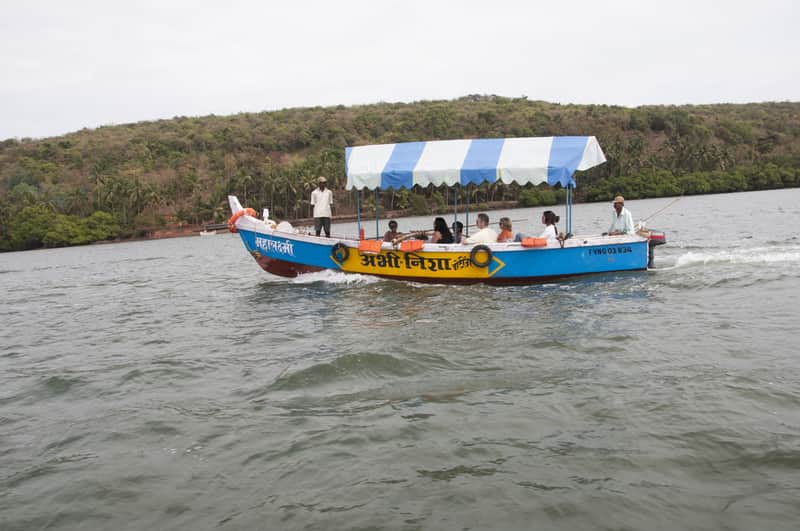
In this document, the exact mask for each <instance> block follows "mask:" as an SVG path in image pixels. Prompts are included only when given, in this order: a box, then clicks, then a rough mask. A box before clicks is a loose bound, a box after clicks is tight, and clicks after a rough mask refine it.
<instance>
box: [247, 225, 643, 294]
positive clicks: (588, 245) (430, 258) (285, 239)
mask: <svg viewBox="0 0 800 531" xmlns="http://www.w3.org/2000/svg"><path fill="white" fill-rule="evenodd" d="M239 234H240V237H241V239H242V242H243V243H244V246H245V247H246V249H247V250H248V252H250V254H251V255H252V256H253V257H254V258H255V260H256V261H257V262H258V264H259V265H260V266H261V267H262V268H263V269H264V270H265V271H267V272H269V273H272V274H275V275H279V276H285V277H295V276H297V275H299V274H303V273H307V272H313V271H321V270H324V269H331V270H336V271H343V272H347V273H360V274H367V275H374V276H379V277H384V278H392V279H396V280H405V281H415V282H430V283H437V284H474V283H485V284H531V283H539V282H546V281H549V280H553V279H559V278H565V277H572V276H579V275H588V274H595V273H606V272H615V271H637V270H645V269H647V263H648V242H647V240H646V239H645V238H637V237H626V238H622V239H621V238H619V237H605V238H600V237H594V238H589V239H585V240H580V239H572V240H568V241H567V243H566V245H565V246H564V247H563V248H561V247H558V246H553V247H548V248H530V249H529V248H523V247H520V246H519V244H492V245H490V246H489V247H490V250H489V249H487V251H489V252H487V253H486V254H487V255H488V256H485V257H484V258H486V259H485V260H482V261H485V262H488V263H487V264H486V265H484V266H479V265H476V264H477V262H476V261H475V260H472V261H471V260H470V251H471V250H472V248H470V247H468V246H460V245H447V246H445V245H435V244H433V245H431V244H428V245H425V246H424V248H423V249H420V250H416V251H413V252H405V251H403V250H401V249H394V248H393V247H392V246H391V245H390V244H383V247H384V248H383V249H381V250H380V251H378V252H365V251H361V250H359V242H358V241H354V240H334V239H328V238H318V237H313V236H305V235H292V234H286V233H279V232H275V231H268V232H256V231H251V230H246V229H240V230H239Z"/></svg>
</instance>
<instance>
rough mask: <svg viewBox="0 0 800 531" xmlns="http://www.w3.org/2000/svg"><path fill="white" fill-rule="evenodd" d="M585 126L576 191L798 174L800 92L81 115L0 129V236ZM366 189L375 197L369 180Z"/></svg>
mask: <svg viewBox="0 0 800 531" xmlns="http://www.w3.org/2000/svg"><path fill="white" fill-rule="evenodd" d="M551 135H595V136H597V138H598V140H599V142H600V145H601V146H602V147H603V150H604V151H605V153H606V156H607V158H608V162H607V163H606V164H604V165H602V166H599V167H597V168H594V169H592V170H590V171H589V172H585V173H584V174H582V175H580V176H579V181H578V188H577V190H576V192H577V200H578V201H595V200H607V199H609V198H611V197H613V196H614V195H616V194H618V193H622V194H624V195H625V196H626V197H630V198H641V197H657V196H671V195H680V194H702V193H713V192H730V191H741V190H759V189H766V188H781V187H790V186H799V185H800V103H797V102H780V103H753V104H718V105H698V106H688V105H686V106H646V107H638V108H626V107H618V106H606V105H558V104H553V103H547V102H542V101H529V100H527V99H525V98H504V97H497V96H467V97H463V98H460V99H458V100H454V101H420V102H415V103H409V104H404V103H379V104H374V105H361V106H352V107H345V106H338V107H325V108H323V107H313V108H297V109H285V110H280V111H274V112H262V113H243V114H237V115H234V116H213V115H212V116H206V117H200V118H187V117H175V118H173V119H171V120H159V121H154V122H141V123H135V124H126V125H116V126H106V127H100V128H97V129H84V130H82V131H78V132H75V133H71V134H67V135H64V136H59V137H53V138H45V139H39V140H31V139H22V140H16V139H8V140H4V141H0V250H11V249H26V248H35V247H41V246H60V245H73V244H79V243H86V242H88V241H95V240H98V239H106V238H116V237H129V236H136V235H143V234H147V233H148V232H151V231H154V230H158V229H162V228H166V227H172V226H178V225H189V224H194V225H199V224H203V223H208V222H212V221H217V222H218V221H223V220H224V219H226V218H227V215H228V213H227V207H226V201H225V197H226V195H227V194H229V193H236V194H237V195H239V196H240V199H241V200H242V203H243V204H245V205H247V206H253V207H255V208H260V207H264V206H266V207H269V208H270V210H271V211H272V212H273V213H274V216H273V217H276V218H279V219H296V218H303V217H308V216H309V215H310V210H309V206H308V198H309V195H310V192H311V189H312V188H313V186H314V181H315V178H316V177H317V176H318V175H326V176H328V178H329V183H330V185H331V188H332V189H333V190H334V191H335V194H336V196H337V197H336V203H337V210H336V212H335V214H337V215H342V214H347V213H350V212H352V211H353V209H354V205H355V195H354V193H353V192H346V191H344V181H345V179H344V161H343V159H344V148H345V147H346V146H353V145H362V144H374V143H394V142H406V141H415V140H434V139H435V140H441V139H453V138H491V137H497V138H499V137H515V136H551ZM452 193H453V191H452V190H447V189H435V188H432V187H431V188H429V189H425V190H412V191H405V190H403V191H399V192H394V193H392V192H386V193H383V194H382V195H381V197H380V203H379V205H378V206H377V207H378V208H380V209H409V212H412V213H417V214H424V213H432V212H438V211H443V209H444V208H446V206H445V205H446V204H449V203H450V202H451V201H452V195H451V194H452ZM459 193H461V194H462V195H463V194H465V193H469V194H470V201H472V202H474V203H478V204H481V203H488V202H491V201H516V202H518V203H519V204H520V205H530V206H534V205H538V204H552V203H554V202H556V201H558V200H559V198H560V196H561V195H562V194H561V192H560V191H558V190H556V191H553V190H550V189H547V188H528V189H526V188H521V187H519V186H516V185H511V186H503V185H487V184H484V185H482V186H481V187H479V188H474V189H470V190H468V191H466V190H461V191H460V192H459ZM364 205H365V206H366V208H367V209H374V208H376V205H375V204H374V199H373V196H372V195H371V194H365V196H364Z"/></svg>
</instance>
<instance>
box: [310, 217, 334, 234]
mask: <svg viewBox="0 0 800 531" xmlns="http://www.w3.org/2000/svg"><path fill="white" fill-rule="evenodd" d="M322 229H325V237H326V238H330V237H331V218H314V231H315V232H316V233H317V236H319V233H320V231H321V230H322Z"/></svg>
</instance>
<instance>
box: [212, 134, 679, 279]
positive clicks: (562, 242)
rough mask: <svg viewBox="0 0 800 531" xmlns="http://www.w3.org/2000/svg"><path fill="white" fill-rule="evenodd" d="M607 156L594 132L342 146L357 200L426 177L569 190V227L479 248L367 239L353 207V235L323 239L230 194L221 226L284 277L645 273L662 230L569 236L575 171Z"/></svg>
mask: <svg viewBox="0 0 800 531" xmlns="http://www.w3.org/2000/svg"><path fill="white" fill-rule="evenodd" d="M605 160H606V158H605V155H604V154H603V151H602V149H601V148H600V145H599V144H598V142H597V139H596V138H595V137H593V136H572V137H535V138H505V139H468V140H437V141H429V142H408V143H398V144H380V145H368V146H356V147H347V148H346V150H345V173H346V176H347V184H346V189H347V190H356V191H357V193H356V198H357V200H358V201H359V202H358V204H359V205H360V197H361V194H362V193H363V192H364V191H367V190H368V191H375V193H376V194H377V193H378V191H379V190H383V191H385V190H392V189H395V190H396V189H400V188H407V189H410V188H411V187H413V186H422V187H425V186H428V185H430V184H433V185H434V186H441V185H447V186H452V187H470V186H475V185H479V184H481V183H484V182H490V183H492V182H502V183H505V184H510V183H514V182H515V183H518V184H520V185H526V184H534V185H535V184H540V183H545V182H546V183H548V184H549V185H551V186H556V185H560V186H561V187H563V188H564V189H566V191H567V194H566V198H567V201H566V229H567V230H566V232H565V233H563V232H562V233H561V234H559V237H558V239H557V240H545V239H540V238H526V239H523V240H522V241H520V242H503V243H489V244H479V245H468V244H439V243H430V242H427V241H424V240H421V239H411V240H404V241H393V242H383V241H382V237H381V235H380V234H376V235H375V238H374V239H367V238H365V237H364V229H363V228H362V227H361V217H360V208H359V217H358V220H357V229H358V235H354V236H347V237H330V238H328V237H325V236H315V235H313V234H304V233H302V232H301V231H299V230H298V229H296V228H294V227H292V226H291V225H290V224H289V223H287V222H281V223H276V222H275V221H273V220H270V219H269V217H268V216H269V213H268V211H267V210H266V209H265V210H264V215H263V219H259V217H258V216H257V215H256V212H255V210H254V209H252V208H243V207H242V205H241V204H240V203H239V200H238V198H237V197H236V196H228V201H229V204H230V208H231V212H232V216H231V218H230V220H229V222H228V227H229V229H230V230H231V231H232V232H238V234H239V236H240V237H241V240H242V243H243V244H244V246H245V248H246V249H247V251H248V252H249V253H250V255H252V257H253V258H254V259H255V261H256V262H257V263H258V265H259V266H261V268H262V269H264V270H265V271H267V272H268V273H272V274H274V275H278V276H283V277H296V276H298V275H301V274H304V273H310V272H318V271H323V270H333V271H341V272H344V273H354V274H361V275H370V276H376V277H382V278H387V279H394V280H400V281H412V282H424V283H437V284H475V283H484V284H491V285H504V284H512V285H513V284H532V283H541V282H547V281H551V280H556V279H562V278H567V277H574V276H580V275H588V274H595V273H608V272H616V271H643V270H646V269H647V267H648V262H649V261H650V263H652V260H649V259H650V258H652V249H653V247H654V246H655V245H650V242H651V240H652V241H656V240H657V241H658V242H660V243H663V242H665V238H664V236H663V233H660V232H658V231H652V230H651V231H639V232H638V233H635V234H626V235H616V236H609V235H584V236H579V235H573V234H572V195H573V190H574V188H575V186H576V181H575V178H574V175H575V172H577V171H584V170H588V169H589V168H592V167H595V166H597V165H599V164H602V163H604V162H605ZM454 195H455V196H456V198H457V197H458V194H454ZM466 196H467V197H469V194H466ZM454 210H455V211H456V212H458V209H457V208H456V209H454ZM467 220H468V218H467ZM467 225H469V224H468V223H467ZM376 231H377V223H376Z"/></svg>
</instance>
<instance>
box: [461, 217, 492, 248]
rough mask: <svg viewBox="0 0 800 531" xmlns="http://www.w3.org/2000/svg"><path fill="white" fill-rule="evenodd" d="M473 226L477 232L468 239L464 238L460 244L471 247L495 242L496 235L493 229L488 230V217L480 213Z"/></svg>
mask: <svg viewBox="0 0 800 531" xmlns="http://www.w3.org/2000/svg"><path fill="white" fill-rule="evenodd" d="M475 225H477V226H478V232H476V233H475V234H473V235H472V236H470V237H469V238H464V239H463V240H462V243H464V244H465V245H472V244H474V243H494V242H496V241H497V233H496V232H495V231H494V229H492V228H489V216H487V215H486V214H484V213H483V212H481V213H480V214H478V218H477V220H476V221H475Z"/></svg>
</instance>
